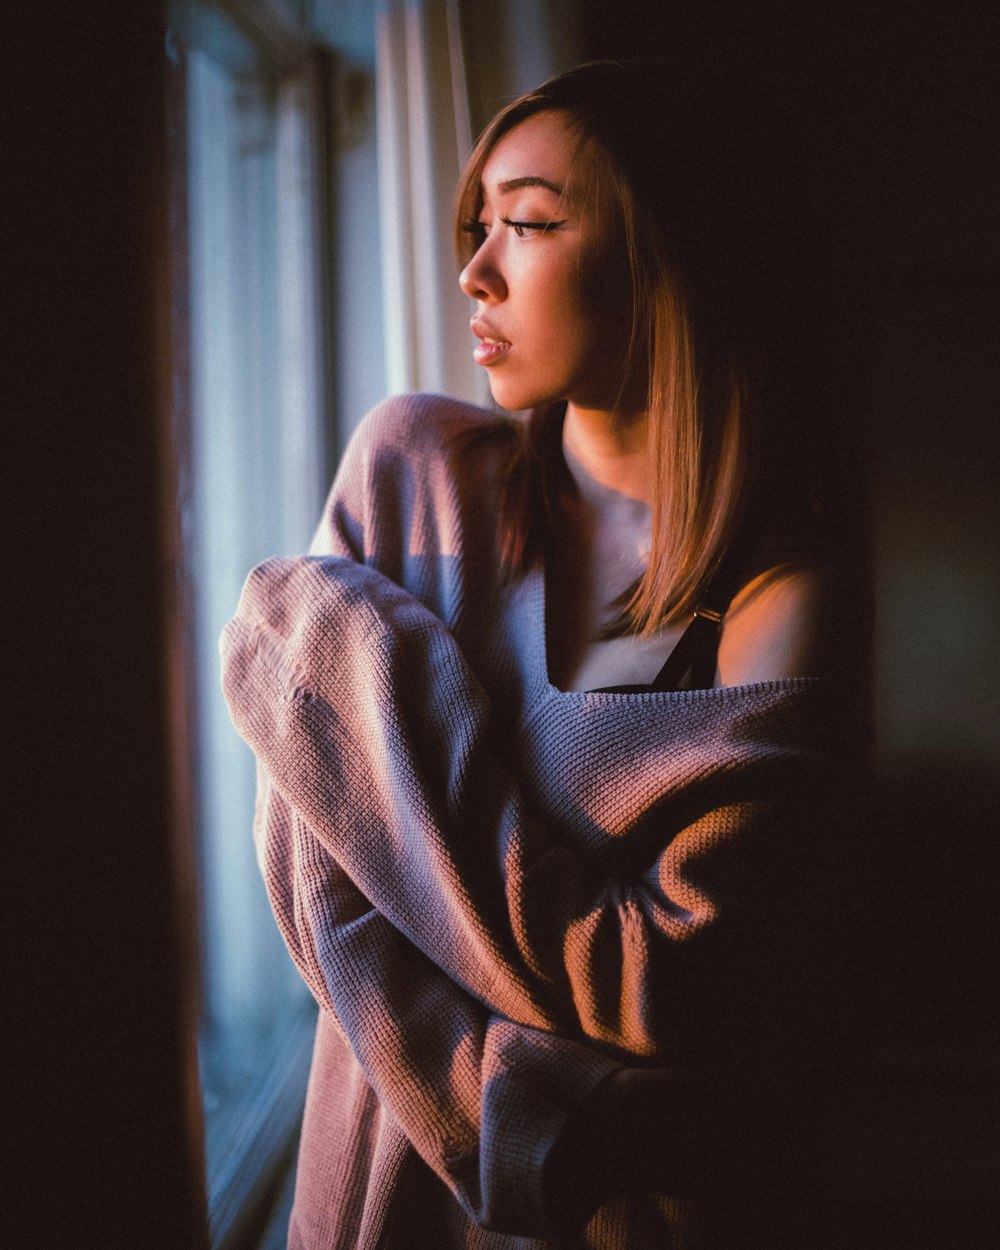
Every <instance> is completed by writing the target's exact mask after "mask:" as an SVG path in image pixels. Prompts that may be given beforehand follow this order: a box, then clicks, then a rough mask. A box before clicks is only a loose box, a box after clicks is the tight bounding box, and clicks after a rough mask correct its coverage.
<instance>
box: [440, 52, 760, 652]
mask: <svg viewBox="0 0 1000 1250" xmlns="http://www.w3.org/2000/svg"><path fill="white" fill-rule="evenodd" d="M737 94H738V93H734V92H733V91H731V90H730V91H728V92H726V93H719V92H718V91H717V90H716V88H715V85H714V84H711V85H710V84H708V83H703V84H702V85H701V86H700V87H698V86H696V87H695V88H694V89H693V90H692V89H691V88H690V87H689V86H687V85H685V86H680V85H678V84H676V83H675V82H674V81H673V79H672V77H671V73H670V71H669V70H668V68H667V67H666V66H665V65H662V64H653V63H650V62H593V63H589V64H585V65H581V66H579V67H577V68H576V69H573V70H570V71H569V72H567V73H564V74H560V75H558V76H557V77H555V78H552V79H550V80H549V81H548V82H545V83H543V84H542V85H541V86H540V87H538V88H537V89H536V90H534V91H531V92H529V93H528V94H527V95H524V96H522V97H521V98H520V99H518V100H515V101H514V102H513V103H512V104H510V105H508V106H507V107H506V108H504V109H503V110H502V111H501V112H500V113H499V114H498V115H497V116H496V117H495V118H494V119H493V121H492V122H491V123H490V124H489V126H488V127H487V128H486V130H485V131H484V132H483V134H482V136H481V137H480V139H479V141H478V142H477V144H476V146H475V148H474V150H473V152H472V155H471V156H470V158H469V161H468V163H467V165H466V168H465V170H464V172H463V175H462V178H461V180H460V183H459V188H458V195H457V204H456V208H457V212H456V251H457V254H458V257H459V259H460V261H461V262H462V263H463V264H465V263H467V262H468V260H469V258H470V257H471V255H472V253H473V252H474V250H475V246H476V243H475V240H474V237H473V235H472V234H470V233H469V231H468V229H467V228H466V227H467V225H468V223H470V222H472V221H475V220H477V219H478V216H479V214H480V211H481V208H482V186H481V179H482V173H483V168H484V166H485V164H486V162H487V160H488V159H489V156H490V154H491V152H492V151H493V149H494V148H495V147H496V145H497V143H498V142H499V141H500V140H501V139H502V138H503V136H504V135H506V134H508V133H509V132H510V131H511V130H513V129H514V127H515V126H517V125H518V124H519V123H520V122H522V121H524V120H525V119H527V118H528V117H531V116H533V115H534V114H536V113H540V112H543V111H546V110H560V111H563V112H565V113H567V114H569V116H570V118H571V119H572V121H573V123H574V129H575V131H576V133H577V134H578V135H579V139H580V143H581V144H583V143H585V142H587V141H589V142H591V143H593V144H596V145H597V147H598V149H599V151H600V154H601V157H602V161H601V169H602V171H603V170H606V171H607V179H608V185H609V187H610V190H611V201H612V204H613V205H614V206H615V208H616V210H617V211H618V212H619V213H620V217H621V220H620V226H621V228H622V235H623V238H624V245H625V250H626V254H627V263H628V271H629V274H630V277H631V293H632V294H631V298H632V307H631V310H630V314H631V316H630V327H631V328H630V334H629V340H628V349H627V351H626V353H625V357H624V359H623V361H622V370H621V381H620V387H619V394H620V395H624V394H626V392H627V391H631V392H634V390H635V388H636V386H637V385H638V386H639V387H641V388H643V389H644V391H645V404H646V410H647V412H648V416H649V440H650V446H649V453H650V464H651V467H652V474H653V482H654V496H653V500H652V542H651V549H650V558H649V563H648V567H647V569H646V572H645V575H644V576H643V578H642V579H641V581H640V582H639V583H638V585H637V587H636V589H635V593H634V594H633V595H632V597H631V600H630V602H629V603H628V604H627V605H625V619H626V621H627V627H628V628H629V629H631V630H635V631H637V632H652V631H653V630H655V629H656V628H657V627H658V626H660V625H661V624H663V623H665V622H668V621H672V620H677V619H680V618H681V617H683V616H685V615H686V614H688V613H690V612H691V610H692V609H693V608H694V606H695V605H696V604H697V602H698V600H699V598H700V596H701V595H702V594H703V593H704V591H705V589H706V587H707V584H708V582H709V581H710V579H711V577H712V575H713V573H714V572H715V571H716V570H717V568H718V566H719V563H720V561H721V560H722V558H723V556H724V555H725V553H726V551H727V549H728V548H729V547H730V545H731V544H732V542H733V539H734V536H735V535H736V534H737V531H738V530H739V529H740V528H741V527H742V526H743V525H744V523H745V521H746V517H747V509H748V503H749V500H750V497H751V493H752V492H751V485H752V482H753V478H754V469H755V465H756V463H757V460H758V455H757V448H756V439H755V420H754V418H755V415H756V413H755V408H756V406H757V404H758V402H759V399H760V397H759V395H758V394H757V393H756V392H755V377H756V374H757V371H758V369H757V366H758V363H759V357H760V350H759V349H760V347H761V344H762V341H763V337H764V336H765V335H766V334H767V333H768V330H767V327H768V326H769V325H770V324H771V321H772V318H771V316H770V311H771V310H770V309H768V307H767V305H768V304H769V303H771V304H772V306H773V300H774V298H775V291H774V289H773V284H771V283H769V274H768V267H769V266H768V256H769V255H771V253H769V250H768V248H767V247H766V246H765V245H764V244H763V242H762V235H761V232H760V229H759V226H760V223H761V221H762V220H763V219H766V217H767V211H766V208H765V211H764V212H763V213H761V211H760V210H761V187H760V186H759V185H758V186H756V187H755V186H754V182H755V180H756V181H757V182H758V183H759V180H757V179H755V177H754V176H753V160H754V149H753V145H752V143H750V142H749V141H748V140H747V139H746V136H745V134H744V133H743V131H744V129H745V128H744V127H743V126H742V125H741V123H740V117H739V108H738V106H737V107H736V108H734V107H733V105H734V103H737V105H738V101H736V100H735V96H736V95H737ZM590 192H591V194H592V195H593V196H594V202H595V204H596V200H597V194H598V188H596V187H591V188H590ZM765 233H766V232H765ZM779 285H780V284H779ZM560 415H561V413H560V412H559V411H556V412H552V411H548V412H544V411H540V412H536V413H534V414H533V415H532V418H531V420H529V422H528V423H527V427H526V429H525V431H524V438H523V441H522V443H521V445H520V446H519V448H518V451H517V452H516V453H515V456H514V459H513V461H512V464H511V470H510V476H509V481H508V484H507V490H506V495H505V499H504V505H503V510H502V517H501V526H502V531H503V545H504V554H505V557H506V558H507V560H508V561H509V562H510V563H511V564H512V565H513V566H515V567H520V568H523V567H525V566H526V565H527V564H528V563H530V562H531V560H532V559H533V558H534V557H535V555H536V554H537V552H538V551H539V550H541V549H542V547H543V544H544V533H545V516H546V513H547V509H548V507H549V506H550V500H551V492H552V490H553V489H554V475H553V473H552V468H553V465H554V464H556V463H558V439H557V435H558V419H559V417H560ZM553 427H555V432H554V433H553Z"/></svg>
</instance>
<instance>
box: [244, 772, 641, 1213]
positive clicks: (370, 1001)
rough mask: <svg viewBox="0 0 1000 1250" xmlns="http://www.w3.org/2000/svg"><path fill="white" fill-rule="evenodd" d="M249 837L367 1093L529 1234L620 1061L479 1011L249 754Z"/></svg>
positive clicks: (438, 1163)
mask: <svg viewBox="0 0 1000 1250" xmlns="http://www.w3.org/2000/svg"><path fill="white" fill-rule="evenodd" d="M258 778H259V792H258V809H257V817H256V822H255V836H256V837H257V841H258V849H259V854H260V859H261V864H262V868H263V871H264V877H265V881H266V884H267V887H268V893H269V895H270V897H271V899H272V903H273V905H274V910H275V914H276V916H277V919H278V924H279V927H280V928H281V930H282V934H283V936H284V938H285V941H286V943H287V945H288V947H289V950H290V951H291V953H292V956H293V958H294V959H295V962H296V964H297V965H298V967H299V970H300V971H301V973H302V975H303V977H304V978H305V980H306V982H307V983H308V985H309V986H310V989H311V990H312V992H313V994H314V996H315V997H316V999H317V1001H318V1003H319V1004H320V1007H321V1008H322V1009H324V1010H326V1011H328V1012H329V1013H330V1014H331V1015H332V1016H333V1017H334V1018H335V1019H336V1020H337V1022H338V1023H339V1025H340V1027H341V1030H342V1031H343V1032H344V1034H345V1035H346V1037H347V1040H348V1042H349V1043H350V1045H351V1047H352V1049H353V1050H354V1053H355V1055H356V1057H357V1059H358V1061H359V1063H360V1064H361V1066H362V1068H363V1070H364V1072H365V1075H366V1077H367V1079H368V1081H369V1083H370V1084H371V1086H372V1088H373V1089H374V1090H375V1092H376V1093H377V1094H378V1096H379V1099H380V1101H381V1102H382V1103H383V1105H384V1106H385V1107H386V1108H387V1109H388V1110H389V1111H390V1112H391V1114H392V1115H393V1116H394V1117H395V1118H396V1120H397V1121H398V1122H399V1124H400V1125H401V1126H402V1128H403V1130H404V1131H405V1132H406V1135H407V1137H408V1138H409V1140H410V1141H411V1142H412V1143H413V1145H414V1146H415V1147H416V1149H417V1150H418V1152H419V1153H420V1155H421V1156H422V1157H423V1159H424V1160H425V1161H426V1162H427V1163H428V1164H429V1165H430V1166H431V1167H432V1168H433V1169H434V1171H435V1172H436V1173H437V1174H438V1175H439V1176H440V1177H441V1178H442V1180H444V1181H445V1183H446V1184H447V1185H448V1186H449V1188H450V1189H451V1191H452V1193H453V1194H454V1195H455V1197H456V1198H457V1199H458V1201H459V1202H460V1203H461V1205H462V1206H463V1208H464V1209H465V1211H466V1212H467V1214H468V1215H469V1216H470V1218H471V1219H473V1220H474V1221H475V1222H476V1223H478V1224H481V1225H483V1226H486V1227H491V1228H496V1229H500V1230H502V1231H504V1232H509V1233H518V1234H521V1235H525V1236H535V1237H538V1236H542V1235H544V1233H545V1230H546V1212H545V1209H544V1201H543V1192H542V1175H543V1171H544V1165H545V1163H546V1160H547V1157H548V1154H549V1151H550V1150H551V1148H552V1146H553V1144H554V1143H555V1141H556V1140H557V1138H558V1137H559V1134H560V1132H561V1130H562V1128H563V1127H564V1125H565V1124H566V1123H567V1122H568V1120H569V1119H570V1118H571V1116H572V1114H573V1111H574V1109H575V1108H577V1107H578V1106H579V1104H580V1103H581V1102H582V1101H583V1100H584V1099H585V1098H586V1097H587V1096H588V1095H589V1094H590V1093H591V1092H592V1091H593V1090H594V1089H595V1088H596V1087H597V1086H598V1085H599V1084H600V1083H601V1082H602V1081H603V1080H604V1079H605V1077H607V1076H608V1075H609V1074H610V1073H611V1072H612V1071H614V1070H615V1069H616V1068H617V1067H618V1066H619V1065H618V1064H617V1063H615V1062H614V1061H612V1060H611V1059H609V1058H608V1057H607V1056H604V1055H602V1054H600V1053H599V1052H598V1051H597V1050H595V1048H593V1047H592V1046H586V1045H582V1044H581V1043H580V1042H578V1041H573V1040H570V1039H568V1038H561V1037H559V1036H557V1035H555V1034H553V1033H551V1032H549V1031H542V1030H538V1029H532V1028H527V1027H524V1026H522V1025H519V1024H515V1023H513V1022H511V1021H508V1020H506V1019H504V1018H503V1017H502V1016H499V1015H497V1014H495V1013H491V1012H489V1011H488V1010H487V1009H486V1008H485V1007H484V1006H483V1005H482V1003H481V1002H480V1001H479V1000H478V999H477V998H475V997H473V996H472V995H470V994H469V993H467V992H465V991H464V990H462V989H461V988H460V987H459V986H457V985H456V984H455V983H454V982H453V981H452V980H451V979H450V978H449V977H448V976H447V975H446V974H445V973H443V972H442V971H441V970H440V969H439V968H438V967H437V966H436V965H434V964H433V963H432V962H431V961H430V960H429V959H427V957H426V956H425V955H423V954H422V953H421V952H420V951H419V950H418V949H416V947H415V946H413V944H412V943H410V942H409V941H408V940H407V939H406V938H405V937H404V936H403V935H402V934H401V933H400V932H399V930H398V929H396V928H395V927H394V926H393V925H392V924H391V923H390V922H389V921H388V920H387V919H386V917H385V916H384V915H383V914H382V913H381V912H379V911H378V910H376V909H375V908H374V907H372V906H371V904H370V903H369V902H368V901H367V900H366V899H365V897H364V896H363V895H362V894H361V893H360V892H359V891H358V890H357V888H356V887H355V886H354V885H353V884H352V883H351V881H350V879H349V878H348V877H347V875H346V873H345V872H344V870H343V869H342V868H341V867H340V865H339V864H338V863H337V862H336V860H335V859H334V858H333V857H332V856H331V854H330V853H329V851H328V850H327V849H326V848H325V847H324V846H323V844H322V843H321V842H320V840H319V839H318V838H317V837H316V836H315V835H314V834H313V832H312V830H311V829H310V828H309V827H308V825H307V824H306V822H305V821H304V819H303V818H302V816H301V814H300V813H299V812H298V811H296V810H295V809H294V808H293V807H292V806H291V805H290V803H289V802H288V801H287V800H286V799H285V798H284V797H283V796H282V794H281V793H280V792H279V791H278V789H277V788H276V787H275V785H274V784H273V783H272V782H271V780H270V778H269V777H268V775H267V773H266V772H265V771H264V769H263V767H261V766H258Z"/></svg>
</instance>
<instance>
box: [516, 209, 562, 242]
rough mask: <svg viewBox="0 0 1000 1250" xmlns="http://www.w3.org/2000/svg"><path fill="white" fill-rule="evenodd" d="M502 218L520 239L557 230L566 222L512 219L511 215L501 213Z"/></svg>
mask: <svg viewBox="0 0 1000 1250" xmlns="http://www.w3.org/2000/svg"><path fill="white" fill-rule="evenodd" d="M500 220H501V221H502V222H503V224H504V225H505V226H509V227H510V228H511V230H513V231H514V233H515V234H516V235H517V237H518V238H519V239H524V238H527V237H528V236H529V235H533V234H545V233H546V231H548V230H557V229H558V228H559V227H560V226H564V225H565V224H566V222H565V220H563V221H512V220H511V219H510V218H509V217H504V216H503V215H501V217H500Z"/></svg>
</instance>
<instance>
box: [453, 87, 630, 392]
mask: <svg viewBox="0 0 1000 1250" xmlns="http://www.w3.org/2000/svg"><path fill="white" fill-rule="evenodd" d="M601 172H602V171H601V160H600V154H599V151H598V149H597V148H596V147H595V145H594V144H593V143H591V142H589V141H585V142H583V143H582V144H581V142H580V139H579V135H578V133H577V131H576V130H575V128H574V126H573V121H572V118H571V116H570V115H569V114H567V113H565V112H561V111H555V110H548V111H545V112H540V113H535V114H533V115H532V116H530V117H528V118H526V119H525V120H524V121H522V122H520V123H519V124H518V125H516V126H515V127H514V128H513V129H512V130H510V131H509V132H508V133H507V134H506V135H504V136H503V137H502V138H501V139H500V140H499V141H498V143H497V144H496V146H495V147H494V148H493V150H492V151H491V152H490V154H489V156H488V158H487V160H486V163H485V165H484V167H483V172H482V207H481V211H480V213H479V217H478V220H477V221H475V222H469V223H468V224H467V225H466V226H465V227H464V228H465V229H468V230H470V231H472V232H473V234H474V235H475V236H476V242H477V247H476V251H475V253H474V254H473V256H472V258H471V259H470V261H469V263H468V264H467V265H466V267H465V269H464V270H463V271H462V273H461V276H460V278H459V282H460V284H461V287H462V290H463V291H464V292H465V294H466V295H468V296H470V297H471V298H472V299H474V300H475V301H476V310H475V314H474V315H473V318H472V323H471V324H472V330H473V333H474V334H475V335H476V337H477V338H478V339H479V340H480V342H479V345H478V346H477V347H476V348H475V351H474V357H475V360H476V361H477V363H478V364H481V365H483V366H485V368H486V369H487V371H488V373H489V380H490V390H491V391H492V394H493V398H494V399H495V400H496V402H497V403H498V404H499V405H500V406H501V407H502V408H510V409H518V408H532V407H537V406H541V405H543V404H547V403H552V402H554V401H556V400H566V401H568V402H569V403H570V404H572V405H575V406H577V407H579V408H589V409H610V408H611V407H612V406H613V404H614V402H615V400H616V398H617V396H618V392H619V389H620V384H621V366H622V361H623V359H624V354H625V349H626V341H627V334H628V323H629V318H630V308H629V304H630V296H629V285H628V278H627V268H626V262H625V250H624V245H623V244H622V241H621V236H622V230H621V226H620V222H619V215H618V214H617V213H616V212H615V211H614V209H613V207H612V200H611V193H610V190H609V186H608V180H607V178H606V177H604V178H602V177H601Z"/></svg>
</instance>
